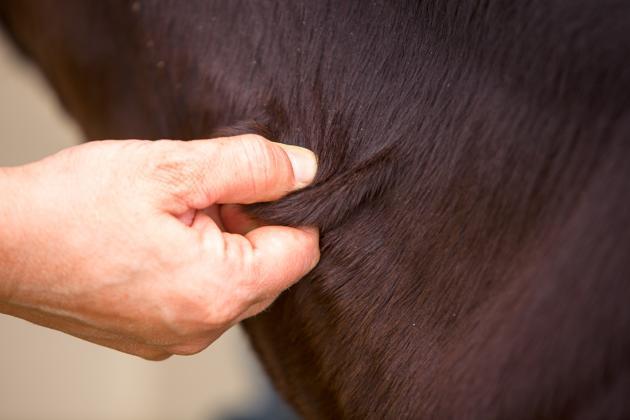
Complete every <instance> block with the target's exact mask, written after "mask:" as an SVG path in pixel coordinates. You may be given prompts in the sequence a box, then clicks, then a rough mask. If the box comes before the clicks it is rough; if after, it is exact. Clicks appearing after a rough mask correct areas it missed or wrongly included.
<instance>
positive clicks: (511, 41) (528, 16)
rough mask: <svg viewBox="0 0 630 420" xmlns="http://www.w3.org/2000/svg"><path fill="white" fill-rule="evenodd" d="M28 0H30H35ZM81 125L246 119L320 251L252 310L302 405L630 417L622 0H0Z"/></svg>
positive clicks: (347, 410)
mask: <svg viewBox="0 0 630 420" xmlns="http://www.w3.org/2000/svg"><path fill="white" fill-rule="evenodd" d="M31 3H32V4H31ZM0 15H1V16H2V17H3V20H4V21H5V23H6V26H7V28H8V30H9V31H10V32H11V34H12V35H13V37H14V38H15V39H16V41H17V43H18V44H19V45H20V46H21V47H22V48H23V49H24V50H25V51H26V52H27V53H28V54H30V55H31V56H32V57H33V58H34V59H35V60H36V61H37V62H38V63H39V64H40V66H41V67H42V68H43V69H44V71H45V73H46V75H47V76H48V77H49V78H50V80H51V82H52V83H53V85H54V86H55V87H56V88H57V90H58V92H59V94H60V97H61V99H62V101H63V102H64V103H65V105H66V107H67V108H68V109H69V111H70V112H71V113H72V114H73V115H74V116H75V117H76V118H77V119H78V120H79V122H80V123H81V124H82V125H83V127H84V129H85V131H86V133H87V134H88V136H90V137H92V138H129V137H137V138H201V137H207V136H210V135H218V134H219V133H222V134H235V133H239V132H256V133H260V134H264V135H266V136H268V137H270V138H273V139H275V140H279V141H283V142H286V143H293V144H299V145H303V146H307V147H310V148H311V149H313V150H314V151H315V152H316V153H317V155H318V156H319V160H320V168H319V172H318V175H317V179H316V182H315V184H314V185H313V186H312V187H309V188H307V189H305V190H304V191H300V192H297V193H295V194H292V195H290V196H289V197H287V198H285V199H283V200H280V201H278V202H276V203H269V204H262V205H256V206H252V207H251V211H252V212H253V213H255V214H256V215H258V216H259V217H261V218H263V219H266V220H268V221H272V222H278V223H287V224H311V225H316V226H319V227H320V229H321V232H322V260H321V263H320V264H319V266H318V267H317V268H316V269H315V270H314V271H313V272H312V273H311V274H310V275H308V276H307V277H306V278H305V279H303V280H302V281H301V282H300V283H299V284H298V285H296V286H295V287H293V288H291V289H290V290H289V291H288V292H286V293H284V294H283V295H282V296H281V297H280V298H279V299H278V300H277V302H276V303H275V304H274V305H273V307H272V308H271V309H270V310H268V311H266V312H265V313H263V314H262V315H260V316H258V317H256V318H254V319H251V320H248V321H247V322H246V323H245V327H246V329H247V331H248V333H249V334H250V336H251V338H252V342H253V344H254V347H255V348H256V350H257V352H258V354H259V355H260V357H261V359H262V361H263V362H264V364H265V366H266V368H267V371H268V372H269V373H270V375H271V376H272V378H273V380H274V382H275V384H276V386H277V387H278V389H279V390H280V391H281V392H282V393H283V394H284V395H285V396H286V397H287V398H288V399H289V400H290V402H291V403H292V404H293V405H294V406H295V407H296V408H297V409H298V411H299V412H300V413H302V414H303V415H304V416H305V417H309V418H339V417H346V418H439V419H446V418H453V419H463V418H472V419H491V418H495V419H537V418H540V419H561V418H567V419H569V418H570V419H603V418H606V419H622V418H630V402H629V398H630V260H629V251H630V229H629V228H628V223H629V222H630V198H629V196H628V194H629V193H630V160H629V159H630V144H629V142H630V112H629V110H630V108H629V105H630V3H629V2H627V1H615V0H604V1H594V0H592V1H587V0H545V1H543V0H524V1H484V0H475V1H454V0H427V1H408V2H405V1H358V0H357V1H351V0H348V1H339V2H335V1H330V2H329V1H318V0H313V1H311V0H304V1H239V0H230V1H225V2H222V1H186V2H179V1H166V0H156V1H140V2H123V1H111V2H97V1H94V2H92V1H69V0H67V1H63V2H58V1H37V2H33V1H30V2H29V1H23V0H16V1H8V0H5V1H3V2H2V3H1V4H0Z"/></svg>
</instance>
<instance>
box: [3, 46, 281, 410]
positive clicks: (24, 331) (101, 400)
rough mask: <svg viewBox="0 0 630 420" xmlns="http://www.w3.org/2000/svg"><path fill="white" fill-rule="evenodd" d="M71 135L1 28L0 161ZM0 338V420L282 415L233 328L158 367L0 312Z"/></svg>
mask: <svg viewBox="0 0 630 420" xmlns="http://www.w3.org/2000/svg"><path fill="white" fill-rule="evenodd" d="M79 141H81V133H80V131H79V129H78V127H77V126H76V125H75V124H74V123H73V122H72V121H71V120H70V119H69V118H68V116H67V115H65V114H64V111H63V110H62V109H61V108H60V106H59V104H58V102H57V99H56V97H55V96H54V93H53V92H52V91H51V90H50V88H49V87H48V86H47V85H46V83H45V81H44V79H43V78H42V76H41V75H40V74H39V73H38V71H37V69H36V68H34V67H33V66H32V65H31V64H30V63H28V62H27V61H26V60H25V59H24V58H22V57H20V56H19V55H18V54H17V53H16V52H15V51H14V50H13V49H12V46H11V45H10V44H9V42H8V40H6V39H5V38H2V37H1V34H0V166H12V165H19V164H22V163H26V162H31V161H34V160H37V159H39V158H42V157H44V156H46V155H49V154H51V153H54V152H55V151H57V150H59V149H62V148H64V147H68V146H71V145H73V144H76V143H78V142H79ZM4 199H6V197H5V198H4ZM0 227H1V225H0ZM0 343H1V345H0V419H12V420H21V419H24V420H38V419H49V420H50V419H53V420H54V419H64V420H73V419H81V420H84V419H92V420H98V419H117V420H118V419H122V420H124V419H130V420H131V419H133V420H143V419H151V420H160V419H183V420H186V419H191V420H194V419H230V420H235V419H262V418H274V419H276V418H285V416H289V415H288V414H286V413H284V412H281V411H277V410H279V409H278V408H270V401H273V400H271V399H270V398H271V397H270V395H271V391H270V387H269V385H268V383H267V382H266V379H265V378H264V375H263V374H262V373H261V370H260V367H259V366H258V364H257V362H256V361H255V359H254V357H253V354H252V352H251V350H250V348H249V345H248V344H247V341H246V339H245V337H244V335H243V333H242V331H241V329H240V328H239V327H237V328H233V329H232V330H230V331H228V332H227V333H226V334H224V335H223V337H222V338H220V339H219V340H218V341H217V342H216V343H214V344H213V345H212V346H211V347H210V348H208V349H206V350H205V351H203V352H202V353H201V354H198V355H195V356H190V357H172V358H171V359H169V360H166V361H163V362H157V363H156V362H148V361H145V360H142V359H140V358H137V357H133V356H128V355H125V354H123V353H118V352H115V351H113V350H109V349H105V348H101V347H98V346H96V345H93V344H90V343H87V342H84V341H81V340H79V339H76V338H73V337H70V336H67V335H65V334H62V333H59V332H56V331H53V330H49V329H45V328H42V327H39V326H36V325H33V324H30V323H28V322H25V321H21V320H19V319H15V318H12V317H8V316H5V315H0ZM275 404H280V403H279V402H277V401H275V402H274V403H273V404H272V405H275ZM269 410H272V411H269ZM274 410H275V411H274ZM280 410H281V409H280ZM265 416H267V417H265Z"/></svg>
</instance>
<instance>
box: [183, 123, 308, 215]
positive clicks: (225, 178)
mask: <svg viewBox="0 0 630 420" xmlns="http://www.w3.org/2000/svg"><path fill="white" fill-rule="evenodd" d="M187 144H188V147H191V148H193V149H194V150H195V153H194V155H195V156H197V157H198V160H197V161H196V162H197V163H196V164H198V165H199V170H197V171H194V174H195V176H194V177H193V178H194V179H193V180H191V182H192V185H191V188H190V190H191V197H190V199H191V203H190V205H191V207H194V208H205V207H208V206H210V205H211V204H214V203H219V204H223V203H241V204H248V203H254V202H261V201H271V200H275V199H278V198H280V197H282V196H283V195H285V194H287V193H288V192H290V191H293V190H296V189H299V188H302V187H304V186H306V185H308V184H309V183H311V182H312V180H313V178H314V177H315V172H316V170H317V161H316V158H315V155H314V154H313V152H311V151H309V150H307V149H303V148H301V147H297V146H289V145H284V144H280V143H273V142H271V141H269V140H266V139H264V138H263V137H260V136H256V135H243V136H236V137H228V138H221V139H214V140H197V141H192V142H189V143H187Z"/></svg>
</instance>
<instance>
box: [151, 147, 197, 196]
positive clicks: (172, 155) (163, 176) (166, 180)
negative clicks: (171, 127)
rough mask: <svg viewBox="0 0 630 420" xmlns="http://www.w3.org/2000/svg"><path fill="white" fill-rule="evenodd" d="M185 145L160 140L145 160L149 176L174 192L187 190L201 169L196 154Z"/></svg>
mask: <svg viewBox="0 0 630 420" xmlns="http://www.w3.org/2000/svg"><path fill="white" fill-rule="evenodd" d="M183 146H184V142H180V141H172V140H158V141H157V142H155V147H154V148H153V149H154V150H153V152H152V153H150V154H147V156H146V160H145V162H144V163H145V167H146V173H147V176H149V177H150V178H151V180H152V181H154V182H157V183H158V184H159V185H161V186H162V187H164V188H167V189H169V190H172V191H174V192H178V191H180V192H181V191H185V190H187V189H188V188H189V187H190V185H191V180H194V179H195V175H196V174H197V173H198V171H199V165H197V164H196V163H197V156H196V154H195V153H193V152H192V150H190V149H189V148H187V147H183Z"/></svg>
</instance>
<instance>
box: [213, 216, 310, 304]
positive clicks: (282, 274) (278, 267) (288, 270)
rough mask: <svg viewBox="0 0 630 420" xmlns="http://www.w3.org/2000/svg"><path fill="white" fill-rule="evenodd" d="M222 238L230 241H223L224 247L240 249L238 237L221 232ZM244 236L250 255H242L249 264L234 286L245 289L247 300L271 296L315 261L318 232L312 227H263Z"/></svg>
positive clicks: (307, 269)
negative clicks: (249, 247)
mask: <svg viewBox="0 0 630 420" xmlns="http://www.w3.org/2000/svg"><path fill="white" fill-rule="evenodd" d="M224 237H225V240H226V241H232V242H234V244H233V245H232V246H231V245H230V244H227V245H228V249H229V248H231V247H241V248H242V246H243V242H244V241H243V237H242V236H240V235H231V234H224ZM245 239H247V241H245V242H247V243H248V245H249V246H251V254H250V256H249V257H248V258H247V257H244V258H243V259H244V260H245V261H246V262H247V264H248V265H249V267H248V266H245V267H244V270H243V273H244V274H245V275H244V276H243V277H242V280H241V284H239V285H238V286H239V287H241V288H242V290H245V291H246V295H247V296H248V300H249V301H250V302H260V301H262V300H266V299H269V298H272V299H273V298H275V297H276V296H277V295H278V294H280V293H281V292H282V291H283V290H285V289H286V288H288V287H289V286H291V285H292V284H293V283H295V282H297V281H298V280H299V279H301V278H302V277H303V276H304V275H306V274H307V273H308V272H309V271H311V270H312V269H313V267H315V265H316V264H317V262H318V261H319V234H318V232H317V230H316V229H314V228H291V227H285V226H263V227H259V228H257V229H254V230H252V231H251V232H249V233H247V234H246V235H245ZM242 254H243V252H241V255H242ZM233 255H238V254H237V253H234V254H233ZM241 263H242V261H241Z"/></svg>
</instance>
